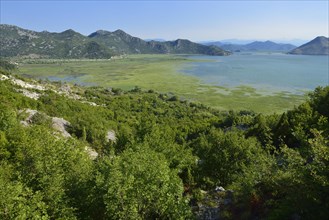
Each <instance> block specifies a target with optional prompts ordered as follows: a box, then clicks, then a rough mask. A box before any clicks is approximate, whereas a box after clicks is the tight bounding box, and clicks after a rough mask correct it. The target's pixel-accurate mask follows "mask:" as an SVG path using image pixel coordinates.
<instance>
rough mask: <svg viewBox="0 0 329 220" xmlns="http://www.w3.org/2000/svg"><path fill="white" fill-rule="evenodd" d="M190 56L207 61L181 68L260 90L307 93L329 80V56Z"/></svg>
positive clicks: (218, 81)
mask: <svg viewBox="0 0 329 220" xmlns="http://www.w3.org/2000/svg"><path fill="white" fill-rule="evenodd" d="M187 57H188V58H191V59H195V60H198V61H199V60H203V62H198V61H196V62H193V63H192V65H191V64H188V65H185V66H184V67H183V68H182V69H181V71H182V72H183V73H185V74H188V75H192V76H195V77H197V78H199V79H201V81H202V82H203V83H206V84H211V85H217V86H223V87H229V88H232V87H237V86H242V85H243V86H251V87H253V88H256V89H257V91H258V92H259V93H275V92H282V91H284V92H289V93H293V94H303V93H304V92H305V91H310V90H313V89H314V88H316V87H317V86H326V85H328V81H329V79H328V77H329V73H328V72H329V56H307V55H288V54H282V53H236V54H233V55H231V56H224V57H223V56H220V57H219V56H194V55H193V56H187Z"/></svg>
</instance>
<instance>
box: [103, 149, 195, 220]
mask: <svg viewBox="0 0 329 220" xmlns="http://www.w3.org/2000/svg"><path fill="white" fill-rule="evenodd" d="M98 180H99V181H98V184H100V185H102V187H101V188H105V189H106V195H105V196H104V202H105V205H106V216H107V218H110V219H186V218H187V217H188V216H190V211H189V207H188V204H187V201H185V200H186V199H185V198H183V197H182V193H183V185H182V182H181V180H180V179H179V177H178V175H177V171H176V170H170V169H169V167H168V164H167V162H166V160H165V157H164V156H163V155H162V154H159V153H156V152H154V151H152V150H150V149H147V148H144V149H141V150H138V151H132V150H126V151H124V152H123V153H122V154H121V155H120V156H117V157H115V158H113V161H112V162H111V164H110V165H109V167H108V168H107V169H105V170H104V171H103V174H102V175H101V176H100V177H98Z"/></svg>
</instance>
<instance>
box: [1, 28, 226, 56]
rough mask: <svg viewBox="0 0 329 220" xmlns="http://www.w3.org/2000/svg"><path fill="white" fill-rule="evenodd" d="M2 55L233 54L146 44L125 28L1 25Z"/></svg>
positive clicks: (188, 45)
mask: <svg viewBox="0 0 329 220" xmlns="http://www.w3.org/2000/svg"><path fill="white" fill-rule="evenodd" d="M0 31H1V35H0V48H1V50H0V56H4V57H12V56H31V55H34V56H36V57H45V58H110V57H111V56H114V55H120V54H147V53H148V54H168V53H170V54H204V55H218V56H225V55H229V54H230V52H228V51H225V50H223V49H221V48H219V47H210V46H205V45H201V44H197V43H194V42H191V41H189V40H182V39H178V40H176V41H165V42H158V41H149V42H148V41H145V40H142V39H141V38H138V37H134V36H131V35H129V34H127V33H126V32H124V31H123V30H121V29H118V30H116V31H113V32H110V31H106V30H97V31H96V32H93V33H91V34H89V35H88V36H85V35H82V34H80V33H79V32H76V31H74V30H73V29H68V30H65V31H62V32H59V33H57V32H48V31H42V32H36V31H32V30H28V29H23V28H20V27H18V26H15V25H8V24H0Z"/></svg>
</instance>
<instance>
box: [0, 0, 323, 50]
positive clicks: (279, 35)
mask: <svg viewBox="0 0 329 220" xmlns="http://www.w3.org/2000/svg"><path fill="white" fill-rule="evenodd" d="M0 4H1V11H0V12H1V13H0V14H1V17H0V18H1V19H0V23H1V24H10V25H17V26H19V27H22V28H25V29H29V30H34V31H44V30H47V31H50V32H62V31H65V30H67V29H73V30H75V31H77V32H79V33H81V34H83V35H89V34H91V33H92V32H94V31H96V30H108V31H114V30H117V29H122V30H123V31H125V32H127V33H128V34H130V35H132V36H136V37H139V38H142V39H165V40H175V39H179V38H180V39H189V40H191V41H195V42H201V41H228V40H230V39H231V40H232V39H236V40H240V41H254V40H259V41H265V40H271V41H274V42H280V43H293V42H297V41H298V42H299V43H298V44H302V43H303V42H306V41H309V40H312V39H314V38H315V37H317V36H326V37H328V35H329V34H328V33H329V28H328V26H329V22H328V20H329V18H328V16H329V15H328V14H329V12H328V6H329V3H328V1H231V2H229V1H120V2H119V1H68V2H66V1H65V2H64V1H47V2H44V1H8V0H2V1H1V3H0ZM295 44H297V43H295Z"/></svg>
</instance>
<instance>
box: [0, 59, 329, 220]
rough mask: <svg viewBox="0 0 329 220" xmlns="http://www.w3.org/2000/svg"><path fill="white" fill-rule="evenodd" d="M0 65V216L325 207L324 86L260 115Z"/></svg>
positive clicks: (245, 215) (313, 214) (321, 214)
mask: <svg viewBox="0 0 329 220" xmlns="http://www.w3.org/2000/svg"><path fill="white" fill-rule="evenodd" d="M4 63H5V62H3V65H4ZM5 66H6V70H4V68H2V70H1V73H0V165H1V166H0V219H194V218H201V219H203V218H204V217H205V215H207V213H208V212H210V211H211V213H212V215H213V216H214V217H220V218H221V219H326V218H327V217H328V216H329V201H328V196H329V148H328V147H329V142H328V141H329V140H328V139H329V138H328V137H329V121H328V118H329V106H328V105H329V87H325V88H321V87H319V88H317V89H316V90H315V91H314V92H312V93H311V94H310V95H309V99H308V100H307V101H306V102H305V103H303V104H302V105H300V106H297V107H296V108H295V109H293V110H291V111H288V112H286V113H283V114H281V115H278V114H274V115H262V114H257V113H254V112H246V111H241V112H236V111H230V112H220V111H217V110H214V109H211V108H208V107H207V106H204V105H201V104H198V103H190V102H187V101H184V100H181V99H180V98H179V97H177V96H174V95H170V94H159V93H157V92H156V91H153V90H149V91H141V89H140V88H138V87H136V88H135V89H133V90H131V91H129V92H124V91H121V90H120V89H113V88H102V87H79V86H76V85H69V84H63V83H60V82H59V83H49V82H45V81H40V82H36V81H33V80H31V79H26V78H20V77H18V76H15V74H14V70H12V72H11V73H10V72H8V71H10V69H12V68H13V66H11V65H8V63H7V64H6V65H5Z"/></svg>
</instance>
